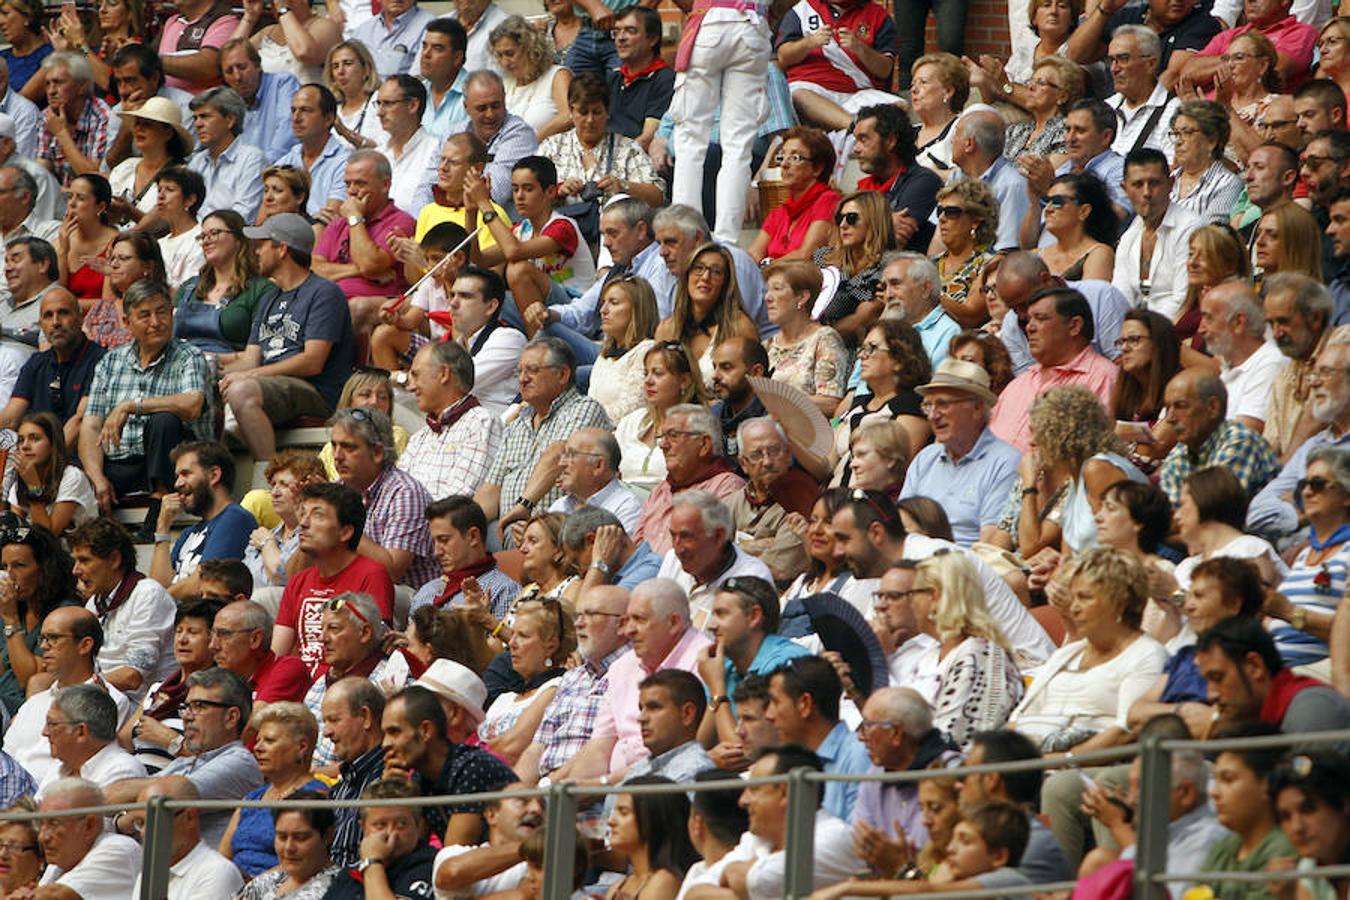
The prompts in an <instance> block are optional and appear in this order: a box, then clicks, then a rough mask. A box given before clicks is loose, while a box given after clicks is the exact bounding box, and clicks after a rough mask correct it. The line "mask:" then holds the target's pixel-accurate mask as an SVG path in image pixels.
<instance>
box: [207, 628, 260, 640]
mask: <svg viewBox="0 0 1350 900" xmlns="http://www.w3.org/2000/svg"><path fill="white" fill-rule="evenodd" d="M261 630H262V629H261V628H212V629H211V637H213V638H221V639H222V640H223V639H225V638H227V637H234V636H235V635H236V634H251V633H253V632H255V631H261Z"/></svg>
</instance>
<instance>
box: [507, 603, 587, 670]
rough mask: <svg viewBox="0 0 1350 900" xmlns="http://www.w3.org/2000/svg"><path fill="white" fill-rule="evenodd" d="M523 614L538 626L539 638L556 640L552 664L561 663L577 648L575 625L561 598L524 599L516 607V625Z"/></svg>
mask: <svg viewBox="0 0 1350 900" xmlns="http://www.w3.org/2000/svg"><path fill="white" fill-rule="evenodd" d="M523 616H529V617H530V618H531V619H533V620H534V623H535V624H536V625H538V626H539V637H540V639H541V640H545V641H547V640H556V641H557V642H558V649H556V650H554V651H553V655H552V659H553V663H554V665H562V661H563V660H565V659H567V657H569V656H571V655H572V651H574V650H576V649H577V630H576V626H575V625H574V624H573V622H572V616H571V614H569V613H568V612H567V609H566V608H565V607H564V606H563V603H562V601H561V600H551V599H550V600H526V601H524V602H522V603H521V604H520V605H519V606H517V607H516V622H517V625H518V624H519V622H520V620H521V617H523Z"/></svg>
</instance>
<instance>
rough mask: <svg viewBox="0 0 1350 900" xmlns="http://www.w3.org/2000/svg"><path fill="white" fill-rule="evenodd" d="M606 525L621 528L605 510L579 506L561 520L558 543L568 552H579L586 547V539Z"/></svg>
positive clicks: (615, 518)
mask: <svg viewBox="0 0 1350 900" xmlns="http://www.w3.org/2000/svg"><path fill="white" fill-rule="evenodd" d="M606 525H618V526H619V527H620V528H622V527H623V522H621V521H619V517H618V516H616V515H614V513H612V512H610V511H609V510H607V509H601V508H600V507H598V506H579V507H577V508H576V509H574V510H572V512H571V513H569V514H568V516H567V518H566V519H564V520H563V526H562V531H561V532H559V534H558V541H559V542H560V543H561V544H562V545H563V546H564V547H566V548H567V549H568V550H573V551H576V550H580V549H581V548H582V547H584V546H586V538H587V536H589V535H592V534H595V533H596V532H597V531H599V530H600V529H601V528H604V527H605V526H606Z"/></svg>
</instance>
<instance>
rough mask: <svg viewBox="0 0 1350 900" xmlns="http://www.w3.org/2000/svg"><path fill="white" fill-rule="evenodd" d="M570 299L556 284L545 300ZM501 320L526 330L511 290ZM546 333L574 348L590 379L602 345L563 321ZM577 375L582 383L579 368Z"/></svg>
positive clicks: (558, 301) (545, 331)
mask: <svg viewBox="0 0 1350 900" xmlns="http://www.w3.org/2000/svg"><path fill="white" fill-rule="evenodd" d="M570 299H571V298H570V297H569V296H568V295H567V292H566V291H565V290H564V289H563V288H562V286H561V285H557V284H555V285H553V287H552V288H550V289H549V292H548V297H547V299H546V301H545V302H546V303H547V305H549V306H556V305H558V304H559V303H566V302H567V301H568V300H570ZM501 320H502V322H504V323H506V324H507V325H510V326H511V327H512V328H515V329H517V330H518V331H524V330H525V319H524V318H523V317H522V316H521V314H520V309H519V308H518V307H517V306H516V298H515V297H514V296H512V295H511V294H510V293H509V292H508V293H507V295H506V300H505V302H503V303H502V312H501ZM544 334H547V335H549V336H550V337H556V338H560V339H561V340H563V341H564V342H566V344H567V346H569V347H571V348H572V354H573V355H574V356H575V357H576V359H577V366H578V367H580V366H585V367H586V368H587V371H586V378H587V380H588V381H589V379H590V366H591V365H592V364H594V363H595V360H596V357H598V356H599V355H600V346H599V345H598V344H597V343H596V342H595V341H593V340H591V339H590V338H588V337H586V335H584V334H582V333H581V332H579V331H577V330H576V329H574V328H570V327H569V326H567V325H564V324H562V323H561V322H554V323H553V324H552V325H547V326H545V327H544ZM577 376H578V383H580V382H579V379H580V376H581V372H580V369H578V372H577ZM582 390H583V391H584V390H585V387H584V386H583V387H582Z"/></svg>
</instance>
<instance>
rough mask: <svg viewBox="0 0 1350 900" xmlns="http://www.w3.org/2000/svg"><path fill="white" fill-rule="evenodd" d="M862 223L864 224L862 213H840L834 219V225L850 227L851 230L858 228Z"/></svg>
mask: <svg viewBox="0 0 1350 900" xmlns="http://www.w3.org/2000/svg"><path fill="white" fill-rule="evenodd" d="M860 222H862V213H857V212H848V213H839V214H838V215H837V216H835V217H834V224H836V225H848V226H849V227H850V228H857V227H858V224H859V223H860Z"/></svg>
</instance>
